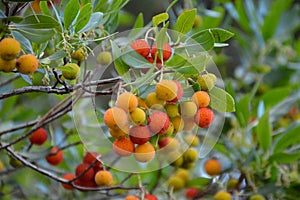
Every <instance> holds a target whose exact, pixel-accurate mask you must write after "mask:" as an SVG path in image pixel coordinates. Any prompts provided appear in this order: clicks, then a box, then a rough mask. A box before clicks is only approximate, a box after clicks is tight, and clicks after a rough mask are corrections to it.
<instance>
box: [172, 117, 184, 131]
mask: <svg viewBox="0 0 300 200" xmlns="http://www.w3.org/2000/svg"><path fill="white" fill-rule="evenodd" d="M170 120H171V122H172V124H173V126H174V131H173V133H178V132H180V131H182V130H183V127H184V121H183V119H182V117H180V116H177V117H173V118H171V119H170Z"/></svg>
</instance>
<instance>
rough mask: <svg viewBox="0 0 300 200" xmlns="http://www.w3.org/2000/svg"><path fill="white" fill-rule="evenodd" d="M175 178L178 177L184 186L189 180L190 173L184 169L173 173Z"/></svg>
mask: <svg viewBox="0 0 300 200" xmlns="http://www.w3.org/2000/svg"><path fill="white" fill-rule="evenodd" d="M175 176H178V177H180V178H181V179H182V180H183V181H184V183H185V184H187V183H188V182H189V180H190V172H189V171H188V170H186V169H182V168H180V169H178V170H177V171H176V172H175Z"/></svg>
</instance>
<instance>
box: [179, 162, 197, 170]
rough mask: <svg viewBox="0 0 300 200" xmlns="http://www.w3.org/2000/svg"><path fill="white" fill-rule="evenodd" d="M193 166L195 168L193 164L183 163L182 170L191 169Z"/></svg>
mask: <svg viewBox="0 0 300 200" xmlns="http://www.w3.org/2000/svg"><path fill="white" fill-rule="evenodd" d="M194 166H195V162H190V163H187V162H183V165H182V168H184V169H191V168H193V167H194Z"/></svg>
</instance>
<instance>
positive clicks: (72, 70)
mask: <svg viewBox="0 0 300 200" xmlns="http://www.w3.org/2000/svg"><path fill="white" fill-rule="evenodd" d="M64 68H65V69H62V75H63V77H64V78H65V79H67V80H74V79H76V78H77V77H78V76H79V73H80V67H79V66H78V65H77V64H75V63H68V64H66V65H65V66H64Z"/></svg>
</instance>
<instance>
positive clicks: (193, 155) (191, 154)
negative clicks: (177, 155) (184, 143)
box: [183, 148, 198, 163]
mask: <svg viewBox="0 0 300 200" xmlns="http://www.w3.org/2000/svg"><path fill="white" fill-rule="evenodd" d="M183 159H184V162H187V163H190V162H195V161H196V160H197V159H198V152H197V150H196V149H194V148H188V149H187V150H186V151H185V152H184V153H183Z"/></svg>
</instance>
